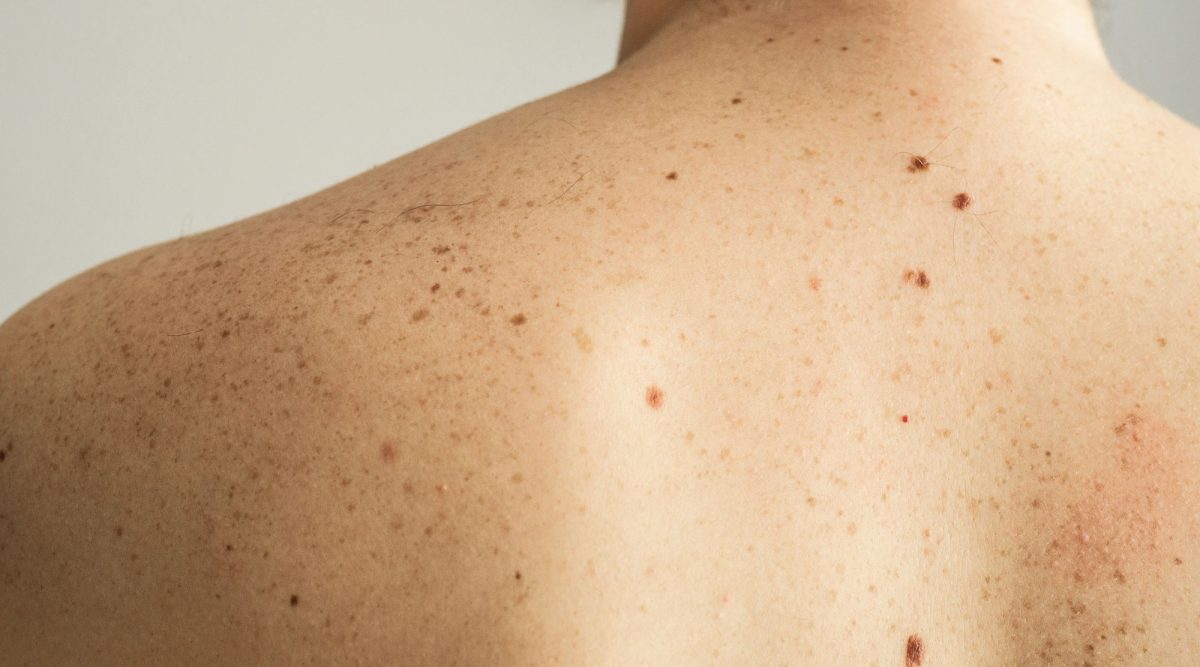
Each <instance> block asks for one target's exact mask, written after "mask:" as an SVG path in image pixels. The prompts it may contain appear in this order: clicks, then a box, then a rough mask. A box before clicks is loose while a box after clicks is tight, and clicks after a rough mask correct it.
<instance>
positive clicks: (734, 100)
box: [729, 97, 742, 104]
mask: <svg viewBox="0 0 1200 667" xmlns="http://www.w3.org/2000/svg"><path fill="white" fill-rule="evenodd" d="M729 103H730V104H741V103H742V98H740V97H735V98H733V99H732V100H730V101H729Z"/></svg>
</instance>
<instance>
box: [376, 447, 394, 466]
mask: <svg viewBox="0 0 1200 667" xmlns="http://www.w3.org/2000/svg"><path fill="white" fill-rule="evenodd" d="M379 455H380V456H382V457H383V460H384V462H386V463H391V462H392V461H395V460H396V447H395V445H393V444H392V443H390V442H385V443H383V445H381V446H380V447H379Z"/></svg>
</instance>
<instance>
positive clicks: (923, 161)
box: [908, 155, 929, 174]
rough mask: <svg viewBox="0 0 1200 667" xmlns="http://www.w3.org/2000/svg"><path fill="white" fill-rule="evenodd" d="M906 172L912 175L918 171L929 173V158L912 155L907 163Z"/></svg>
mask: <svg viewBox="0 0 1200 667" xmlns="http://www.w3.org/2000/svg"><path fill="white" fill-rule="evenodd" d="M908 171H909V173H912V174H915V173H917V172H918V171H929V158H927V157H925V156H923V155H914V156H913V158H912V160H910V161H909V163H908Z"/></svg>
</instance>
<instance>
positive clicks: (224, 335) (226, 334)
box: [221, 329, 229, 338]
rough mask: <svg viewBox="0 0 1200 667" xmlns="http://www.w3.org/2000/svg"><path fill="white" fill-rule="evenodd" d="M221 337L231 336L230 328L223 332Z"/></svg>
mask: <svg viewBox="0 0 1200 667" xmlns="http://www.w3.org/2000/svg"><path fill="white" fill-rule="evenodd" d="M221 338H229V329H226V330H224V331H222V332H221Z"/></svg>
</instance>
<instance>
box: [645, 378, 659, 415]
mask: <svg viewBox="0 0 1200 667" xmlns="http://www.w3.org/2000/svg"><path fill="white" fill-rule="evenodd" d="M662 404H663V390H662V389H659V388H658V385H654V384H652V385H650V386H649V387H647V388H646V405H649V406H650V407H651V408H654V409H655V410H658V409H659V408H661V407H662Z"/></svg>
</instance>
